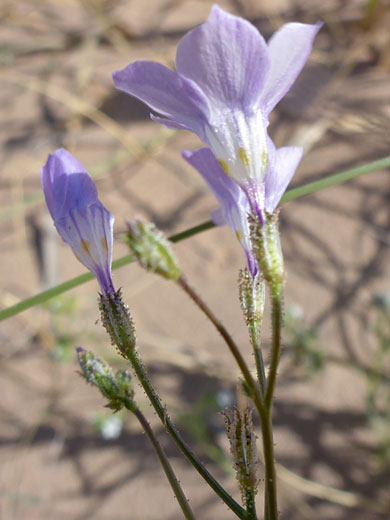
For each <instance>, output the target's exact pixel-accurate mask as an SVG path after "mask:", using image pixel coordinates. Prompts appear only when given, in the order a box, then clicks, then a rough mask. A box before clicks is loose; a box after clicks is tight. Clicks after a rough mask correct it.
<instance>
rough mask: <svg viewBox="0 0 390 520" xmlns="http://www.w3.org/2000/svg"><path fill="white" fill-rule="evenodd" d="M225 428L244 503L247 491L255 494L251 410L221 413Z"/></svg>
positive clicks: (253, 438) (257, 480)
mask: <svg viewBox="0 0 390 520" xmlns="http://www.w3.org/2000/svg"><path fill="white" fill-rule="evenodd" d="M223 415H224V418H225V426H226V431H227V435H228V439H229V442H230V450H231V453H232V456H233V460H234V469H235V471H236V475H237V480H238V483H239V485H240V490H241V495H242V500H243V502H244V504H245V503H246V497H247V495H248V491H252V493H254V494H256V493H257V486H258V483H259V478H258V475H257V473H258V465H259V461H258V456H257V448H256V435H255V433H254V430H253V423H252V410H250V409H249V408H245V409H244V410H239V409H238V408H237V407H234V408H233V410H231V412H230V413H227V412H223Z"/></svg>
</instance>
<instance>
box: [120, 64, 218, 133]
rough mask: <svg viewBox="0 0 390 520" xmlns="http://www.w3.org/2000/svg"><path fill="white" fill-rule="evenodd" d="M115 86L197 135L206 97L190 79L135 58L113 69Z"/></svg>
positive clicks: (206, 114)
mask: <svg viewBox="0 0 390 520" xmlns="http://www.w3.org/2000/svg"><path fill="white" fill-rule="evenodd" d="M112 76H113V79H114V83H115V87H116V88H117V89H119V90H122V91H123V92H126V93H127V94H130V95H131V96H134V97H136V98H138V99H140V100H141V101H143V102H144V103H146V104H147V105H148V106H149V107H150V108H151V109H153V110H155V111H156V112H158V113H160V114H162V115H163V116H165V117H167V118H169V119H172V121H173V122H174V123H178V124H179V125H184V126H185V127H186V128H189V129H191V130H192V131H193V132H195V133H197V134H198V135H202V133H203V126H204V123H205V121H206V119H207V116H208V113H209V107H208V103H207V100H206V99H205V97H204V95H203V94H202V92H201V90H200V89H199V88H198V87H197V86H196V84H194V83H193V82H192V81H191V80H189V79H186V78H183V77H181V76H180V75H179V74H177V73H176V72H174V71H173V70H170V69H168V68H167V67H164V65H161V64H160V63H155V62H153V61H136V62H135V63H132V64H130V65H128V66H127V67H126V68H125V69H123V70H120V71H117V72H114V73H113V75H112Z"/></svg>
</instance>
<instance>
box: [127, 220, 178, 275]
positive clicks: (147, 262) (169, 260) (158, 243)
mask: <svg viewBox="0 0 390 520" xmlns="http://www.w3.org/2000/svg"><path fill="white" fill-rule="evenodd" d="M127 226H128V232H127V233H126V234H125V241H126V243H127V244H128V246H129V247H130V249H131V251H132V252H133V253H134V255H135V256H136V258H137V260H138V261H139V263H140V264H141V265H142V267H143V268H144V269H147V270H148V271H152V272H154V273H157V274H160V275H161V276H163V277H164V278H168V279H169V280H174V281H177V280H178V279H179V277H180V266H179V262H178V261H177V258H176V256H175V254H174V252H173V250H172V246H171V243H170V242H169V240H168V239H167V238H166V237H165V236H164V234H163V233H162V232H161V231H160V230H159V229H157V228H156V226H155V225H154V224H152V223H150V222H143V221H142V220H137V221H136V222H128V223H127Z"/></svg>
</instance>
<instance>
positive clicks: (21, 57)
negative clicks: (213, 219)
mask: <svg viewBox="0 0 390 520" xmlns="http://www.w3.org/2000/svg"><path fill="white" fill-rule="evenodd" d="M146 5H147V8H146ZM210 5H211V2H209V1H207V0H204V1H163V0H153V1H152V0H147V2H145V1H144V2H141V1H139V0H133V1H130V0H128V1H121V2H110V1H102V0H101V1H97V0H96V1H89V2H87V1H85V2H81V1H79V2H77V1H70V0H68V1H66V2H62V3H59V2H56V1H54V0H51V1H47V0H46V1H44V2H39V3H37V2H33V1H28V0H18V1H16V2H11V1H7V0H3V2H2V4H1V6H0V17H1V20H2V23H1V28H0V66H1V76H0V77H1V78H2V79H1V90H0V107H1V111H0V117H1V123H2V124H1V125H0V143H1V151H0V161H1V177H0V203H1V210H0V241H1V265H2V270H1V274H0V279H1V287H2V291H1V299H0V305H1V307H2V308H4V307H7V306H9V305H12V304H14V303H16V302H18V301H19V300H20V299H23V298H25V297H28V296H31V295H33V294H35V293H37V292H39V291H40V290H41V289H42V288H44V287H47V286H48V285H53V284H56V283H60V282H61V281H64V280H67V279H69V278H70V277H72V276H75V275H77V274H81V273H83V272H84V269H83V267H82V266H81V265H80V264H78V262H77V261H76V260H75V259H74V258H73V256H72V254H71V253H70V251H69V250H68V248H67V247H65V245H64V244H62V243H61V242H60V240H59V239H57V237H56V236H55V234H53V231H52V224H51V221H50V220H49V218H48V216H47V210H46V208H45V207H44V206H43V204H42V195H41V193H40V186H39V169H40V167H41V166H42V165H43V163H44V162H45V160H46V157H47V154H48V153H50V152H52V151H53V150H54V149H55V148H57V147H58V146H65V147H67V148H69V149H70V150H71V151H72V152H73V153H74V154H75V155H76V156H77V157H78V159H79V160H80V161H81V162H82V163H83V164H85V165H86V167H87V168H88V169H89V171H90V172H91V173H92V174H93V175H94V176H95V179H96V180H97V184H98V189H99V192H100V194H101V199H102V200H103V202H104V204H105V205H106V206H107V207H108V208H109V209H110V210H111V211H112V212H113V213H114V214H115V215H116V227H115V232H116V236H117V237H118V240H117V241H116V244H115V251H114V257H115V258H119V257H120V256H122V255H124V254H126V253H127V251H126V248H125V246H124V244H122V243H121V242H120V234H121V232H122V231H123V230H124V229H125V221H126V219H132V218H134V217H135V216H143V217H147V218H148V219H150V220H153V221H154V222H156V224H157V225H158V226H160V227H161V228H162V229H163V230H164V231H165V232H166V233H167V234H172V233H174V232H177V231H181V230H184V229H186V228H187V227H190V226H193V225H196V224H198V223H201V222H203V221H205V220H207V219H208V218H209V213H210V211H211V210H212V209H214V208H215V207H216V204H215V201H214V199H213V196H212V195H211V194H210V193H209V192H208V191H207V189H206V187H205V186H204V184H203V182H202V180H201V179H200V177H199V176H198V175H197V174H196V172H195V171H193V170H191V168H190V167H189V166H188V165H187V164H185V163H184V161H183V160H182V159H181V157H180V151H181V150H182V149H185V148H189V149H194V148H196V147H198V146H199V141H198V140H197V138H196V137H195V136H193V135H190V134H188V133H185V132H183V133H174V132H171V131H168V130H165V129H162V128H161V127H159V126H158V125H157V124H156V123H154V122H152V121H150V119H149V112H148V110H147V109H146V108H145V107H144V106H143V105H142V104H141V103H139V102H137V101H135V100H133V99H130V98H129V97H126V96H124V95H122V94H120V93H118V92H115V90H114V88H113V85H112V81H111V72H112V71H113V70H117V69H119V68H122V67H123V66H125V65H127V64H128V63H129V62H131V61H133V60H136V59H154V60H156V61H162V62H164V63H166V64H169V65H172V63H173V60H174V53H175V47H176V44H177V41H178V39H179V38H180V37H181V36H182V35H183V33H184V32H185V31H186V30H187V29H188V28H190V27H193V26H194V25H195V24H197V23H200V22H201V21H203V20H204V19H205V18H206V17H207V15H208V12H209V9H210ZM220 5H221V6H223V7H225V8H226V9H228V10H229V11H231V12H233V13H237V14H241V15H242V16H245V17H247V18H248V19H250V20H251V21H252V22H253V23H254V24H255V25H256V26H257V27H258V28H259V29H260V30H261V31H262V33H263V34H264V35H265V36H267V37H268V36H269V35H270V34H271V33H272V32H273V30H274V29H276V28H278V27H279V26H280V25H281V24H282V23H283V22H285V21H288V20H297V21H302V22H314V21H316V20H318V19H321V20H324V21H325V27H324V29H323V30H322V31H321V33H320V35H319V36H318V38H317V40H316V45H315V50H314V52H313V54H312V56H311V59H310V62H309V64H308V66H307V67H306V69H305V71H304V73H303V74H302V76H301V77H300V79H299V81H298V82H297V84H296V86H295V87H294V88H293V90H292V91H291V93H290V94H289V96H288V97H287V98H286V99H285V100H284V101H283V102H282V103H281V104H280V105H279V106H278V108H277V109H276V111H275V113H274V114H273V119H272V122H271V135H272V136H273V137H274V140H275V142H276V143H277V145H279V146H281V145H286V144H299V145H303V146H305V149H306V153H305V156H304V159H303V161H302V163H301V165H300V167H299V170H298V172H297V174H296V176H295V178H294V181H293V186H297V185H300V184H303V183H304V182H307V181H311V180H314V179H318V178H321V177H323V176H326V175H328V174H330V173H334V172H337V171H341V170H343V169H346V168H348V167H352V166H355V165H359V164H363V163H364V162H368V161H370V160H373V159H376V158H379V157H383V156H385V155H386V150H387V149H388V135H389V133H388V131H389V106H388V99H389V86H388V74H387V68H386V67H387V64H388V58H389V56H388V50H387V55H386V51H385V50H384V49H385V42H386V23H387V22H386V16H388V2H387V3H386V2H383V3H380V2H378V6H377V9H376V11H374V12H373V13H371V14H369V12H368V11H365V2H363V1H358V0H354V1H351V2H348V3H345V2H341V1H340V2H338V1H335V0H334V1H329V2H318V1H311V2H308V1H306V2H300V3H298V2H294V1H293V0H278V1H274V2H270V1H268V2H266V1H264V2H256V1H254V0H253V1H244V0H241V1H236V2H235V1H231V2H228V1H225V2H220ZM387 19H388V18H387ZM386 60H387V61H386ZM386 132H387V134H386ZM386 135H387V137H386ZM386 140H387V141H386ZM388 188H389V177H388V174H387V173H386V172H384V171H378V172H376V173H370V174H368V175H365V176H364V177H361V178H358V179H355V180H353V181H350V182H348V183H346V184H344V185H340V186H336V187H333V188H329V189H327V190H324V191H322V192H319V193H317V194H315V195H311V196H307V197H305V198H302V199H300V200H299V201H298V200H297V201H293V202H290V203H287V204H285V205H284V206H283V208H282V212H281V230H282V235H283V249H284V254H285V260H286V270H287V273H288V275H287V286H286V309H287V310H288V311H289V314H288V315H291V314H294V313H293V312H292V311H293V310H294V309H295V311H294V312H295V321H293V325H291V324H290V326H289V327H288V329H287V330H286V334H285V347H284V351H283V356H282V360H281V368H280V377H279V381H278V388H277V394H276V402H275V412H274V422H275V449H276V457H277V460H278V461H279V462H280V463H281V464H283V466H284V467H285V468H287V469H288V470H289V472H288V471H287V470H281V471H280V473H279V476H280V486H279V488H280V498H281V501H280V509H281V520H298V519H300V520H301V519H310V520H313V519H318V520H331V519H337V520H374V519H379V518H386V507H389V494H388V492H387V491H386V482H387V484H388V482H389V478H390V475H389V471H388V468H389V466H388V462H389V459H387V465H386V460H385V458H384V457H383V456H382V457H381V456H380V455H379V451H380V447H381V446H382V445H383V443H384V442H385V441H384V440H383V439H386V435H387V438H388V432H387V433H386V431H385V429H386V424H384V426H383V424H382V423H380V418H381V417H382V415H383V413H382V412H383V409H384V407H385V399H386V395H388V390H386V386H385V385H386V377H387V378H388V377H389V373H390V366H389V365H388V358H387V361H386V359H385V358H384V357H383V359H382V358H381V357H380V353H379V347H378V344H379V335H378V331H377V326H378V320H379V317H380V312H381V311H380V310H379V309H378V307H375V306H374V304H373V299H374V298H375V297H378V296H379V295H382V294H384V292H385V291H387V294H388V291H389V286H388V272H387V273H386V263H385V260H386V259H387V260H388V259H389V256H388V249H387V248H388V235H387V234H386V228H388V224H389V212H388V203H389V189H388ZM176 251H177V254H178V256H179V258H180V261H181V263H182V267H183V271H184V272H185V274H186V275H187V277H188V279H189V280H190V282H191V283H192V285H193V286H195V287H196V288H197V290H198V291H199V293H200V294H201V295H202V296H203V297H204V299H205V300H206V301H207V302H208V303H209V305H210V306H211V307H212V308H213V309H214V310H215V312H216V313H217V314H218V315H219V316H220V318H221V319H222V320H223V322H224V323H225V324H226V326H227V327H228V328H229V330H230V331H231V333H232V334H233V336H234V338H235V339H236V341H237V342H238V343H239V345H240V347H241V348H242V352H243V353H244V355H245V356H246V358H247V359H248V360H251V353H250V347H249V342H248V338H247V332H246V329H245V325H244V323H243V320H242V316H241V313H240V308H239V302H238V297H237V287H236V286H237V283H236V280H237V272H238V269H239V268H241V267H243V264H244V258H243V254H242V251H241V250H240V248H239V247H238V245H237V243H236V241H235V240H234V238H233V237H232V236H231V234H230V232H229V230H227V229H223V228H218V229H213V230H211V231H208V232H207V233H203V234H200V235H197V236H195V237H193V238H191V239H190V240H187V241H185V242H182V243H180V244H178V245H177V246H176ZM387 263H388V262H387ZM114 281H115V283H116V284H117V286H122V287H123V292H124V297H125V300H126V301H127V303H128V304H129V306H130V309H131V312H132V314H133V316H134V319H135V322H136V326H137V333H138V338H139V351H140V353H141V355H142V357H143V358H144V359H145V361H146V363H147V365H148V367H149V370H150V372H151V376H152V379H153V381H154V383H155V385H156V387H157V388H158V390H159V391H160V392H161V395H162V396H163V399H164V401H165V402H166V403H167V406H168V408H169V410H170V412H171V415H172V417H173V418H174V419H175V420H176V421H177V422H178V424H179V425H180V429H181V430H182V431H183V434H184V436H185V438H186V439H188V441H189V442H190V443H191V444H192V445H193V446H194V450H195V451H196V452H197V453H199V454H200V457H201V459H202V460H204V461H205V463H206V464H207V466H208V467H209V469H210V471H211V472H212V473H213V474H214V475H215V476H216V477H217V478H218V479H219V480H220V481H221V482H222V483H223V485H224V486H226V488H227V489H228V490H229V491H230V492H231V493H233V494H234V496H235V497H236V499H237V500H239V492H238V489H237V486H236V482H235V480H234V477H232V475H231V472H230V470H229V467H230V462H229V451H228V446H227V441H226V439H225V435H224V431H223V420H222V417H221V416H220V414H218V409H220V408H221V407H222V404H218V403H221V399H222V397H225V398H226V396H228V397H229V398H230V399H234V393H235V388H236V380H237V375H238V373H237V369H236V367H235V365H234V363H233V361H232V359H231V357H230V355H229V353H228V351H227V349H226V347H225V345H224V344H223V342H222V340H221V339H220V337H219V336H218V335H217V333H216V332H215V331H214V330H213V328H212V327H211V325H209V323H208V322H207V321H206V320H205V318H204V317H203V316H202V315H201V314H200V313H199V312H198V311H197V309H196V308H195V307H194V305H193V304H192V303H191V302H190V301H189V299H188V298H187V296H186V295H185V294H183V293H182V292H181V291H180V289H179V288H178V287H176V286H175V285H174V284H173V283H169V282H167V281H164V280H161V279H158V278H157V277H154V276H153V275H149V274H146V273H144V272H143V271H142V270H141V268H140V267H138V266H137V265H130V266H127V267H125V268H122V269H120V270H118V271H116V272H115V275H114ZM96 292H97V285H96V283H95V282H89V283H87V284H85V285H83V286H81V287H79V288H77V289H75V290H73V291H72V292H70V293H68V295H67V296H66V297H62V298H59V299H57V300H55V302H53V303H52V304H51V305H50V306H49V305H46V306H43V307H35V308H33V309H31V310H28V311H26V312H24V313H22V314H20V315H18V316H16V317H14V318H12V319H9V320H8V321H6V322H2V324H1V328H0V341H1V347H2V348H1V364H0V384H1V387H2V399H1V402H0V421H1V423H0V468H1V469H0V518H1V519H2V520H38V519H39V520H42V519H45V520H46V519H47V520H62V519H69V520H88V519H91V520H92V519H93V520H114V519H115V520H121V519H126V520H157V519H159V520H176V519H179V518H180V517H181V515H180V511H179V509H178V507H177V504H176V502H175V499H174V498H173V496H172V492H171V490H170V488H169V486H168V484H167V482H166V480H165V477H164V474H163V472H162V470H161V469H160V466H159V464H158V461H157V460H156V458H155V455H154V453H153V451H152V448H151V447H150V445H149V444H148V442H147V439H146V438H145V437H144V435H143V434H142V431H141V428H140V427H139V425H138V424H137V423H136V422H135V419H134V418H133V417H131V416H123V417H122V419H123V430H122V433H121V434H120V436H119V437H118V438H116V439H113V440H104V439H103V438H102V436H101V435H99V433H98V432H97V431H96V428H94V427H93V423H94V422H96V418H97V417H107V416H108V415H109V413H108V411H107V410H106V409H104V408H103V404H104V403H103V401H102V399H101V398H100V397H99V396H98V395H97V392H95V391H94V389H92V388H91V387H88V386H87V385H85V383H84V382H83V381H82V380H81V378H80V377H79V375H78V374H77V372H76V371H77V364H76V360H75V356H74V351H73V346H74V345H82V346H84V347H85V348H89V349H92V350H95V351H96V352H98V353H100V354H101V355H103V356H104V357H105V358H106V359H107V360H109V361H110V362H112V363H114V364H115V363H116V364H118V363H119V364H120V363H121V361H120V360H118V358H117V357H116V355H115V353H114V352H113V350H112V349H111V348H110V347H109V345H108V344H107V339H106V337H105V335H104V331H103V330H102V329H101V327H100V326H99V325H98V324H96V320H97V318H98V312H97V308H96ZM294 327H295V329H294V330H295V331H296V333H295V334H294V333H293V332H292V330H293V328H294ZM268 341H269V322H268V321H266V323H265V325H264V344H265V349H266V350H267V345H268ZM294 345H295V346H294ZM305 346H306V348H309V350H310V348H311V347H313V348H315V349H319V350H320V351H321V352H322V353H324V354H325V362H324V365H323V367H322V368H321V369H320V370H319V371H318V372H316V373H314V372H313V371H310V370H309V369H308V368H307V365H308V361H307V359H308V354H307V353H306V354H301V355H299V349H301V350H302V348H304V347H305ZM59 358H61V359H60V360H59ZM310 359H313V357H311V358H310ZM386 363H387V365H386ZM375 384H377V386H376V387H375V388H376V389H377V390H376V393H375V399H374V401H375V402H374V409H375V413H374V417H375V418H376V421H377V422H375V421H373V420H371V422H370V421H369V417H371V419H372V417H373V415H372V408H371V409H370V408H369V402H368V395H369V392H370V390H372V388H373V385H374V386H375ZM387 384H388V379H387ZM387 388H388V387H387ZM386 391H387V394H386ZM137 396H138V402H139V404H140V406H141V407H142V409H143V410H144V412H145V414H146V415H147V417H148V418H149V420H150V421H151V423H152V425H153V427H154V428H155V431H156V433H157V435H158V437H159V439H160V440H161V442H162V443H163V445H164V446H165V448H166V450H167V452H168V454H169V455H170V458H171V460H172V463H173V465H174V467H175V469H176V470H177V473H178V476H179V477H180V480H181V482H182V485H183V487H184V489H185V492H186V494H187V496H188V497H189V498H190V501H191V504H192V506H193V509H194V511H195V513H196V518H197V519H199V520H225V519H228V518H233V517H234V516H233V514H232V513H230V512H228V511H227V510H226V507H225V506H224V505H223V504H221V502H220V500H219V499H217V498H216V497H215V496H214V495H213V494H212V492H211V491H210V490H209V488H208V487H207V485H206V484H205V483H204V482H203V481H202V480H201V478H200V477H199V476H198V475H197V474H195V473H194V471H192V469H191V467H190V466H189V465H188V464H187V462H186V461H185V460H184V459H183V458H182V457H181V455H180V453H179V452H178V450H177V449H176V447H175V446H173V445H172V443H171V441H170V439H169V438H168V437H167V436H166V435H165V433H164V431H163V429H162V427H161V426H160V424H159V423H158V421H157V419H156V417H155V416H154V414H153V413H152V411H151V409H150V408H149V405H148V404H147V402H146V399H145V397H144V396H143V394H142V393H141V392H140V391H139V389H138V388H137ZM369 410H371V415H370V414H369V413H368V412H369ZM378 421H379V422H378ZM199 423H202V424H205V428H204V430H203V431H201V433H199V431H198V430H199V429H198V428H196V427H195V425H198V424H199ZM378 424H379V426H378ZM381 425H382V426H381ZM388 427H389V425H388V423H387V428H388ZM381 428H382V430H381ZM387 442H389V441H388V440H387ZM214 446H217V449H216V450H215V448H213V447H214ZM387 449H389V448H387ZM303 479H305V480H303ZM333 488H336V489H337V490H339V492H337V491H335V490H334V489H333ZM262 491H263V490H262V486H261V485H260V492H259V510H261V509H260V507H261V496H262ZM343 492H345V493H343ZM389 509H390V507H389ZM260 517H261V516H260Z"/></svg>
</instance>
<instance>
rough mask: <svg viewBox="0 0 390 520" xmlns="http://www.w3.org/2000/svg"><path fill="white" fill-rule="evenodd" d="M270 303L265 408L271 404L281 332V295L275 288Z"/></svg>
mask: <svg viewBox="0 0 390 520" xmlns="http://www.w3.org/2000/svg"><path fill="white" fill-rule="evenodd" d="M271 303H272V353H271V363H270V368H269V373H268V382H267V390H266V393H265V405H266V407H267V408H271V406H272V398H273V395H274V391H275V382H276V373H277V369H278V364H279V357H280V347H281V332H282V295H281V291H280V290H278V289H276V290H273V291H271Z"/></svg>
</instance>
